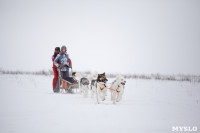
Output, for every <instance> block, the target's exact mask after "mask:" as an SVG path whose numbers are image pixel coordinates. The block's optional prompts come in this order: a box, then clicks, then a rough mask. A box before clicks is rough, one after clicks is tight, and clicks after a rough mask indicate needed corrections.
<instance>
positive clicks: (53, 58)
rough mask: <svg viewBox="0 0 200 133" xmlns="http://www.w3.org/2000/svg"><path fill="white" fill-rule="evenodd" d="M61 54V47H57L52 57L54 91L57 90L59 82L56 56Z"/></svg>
mask: <svg viewBox="0 0 200 133" xmlns="http://www.w3.org/2000/svg"><path fill="white" fill-rule="evenodd" d="M59 53H60V48H59V47H56V48H55V51H54V55H53V56H52V61H53V74H54V77H53V91H54V90H55V88H56V84H57V82H58V71H57V67H56V65H54V60H55V58H56V56H57V55H58V54H59Z"/></svg>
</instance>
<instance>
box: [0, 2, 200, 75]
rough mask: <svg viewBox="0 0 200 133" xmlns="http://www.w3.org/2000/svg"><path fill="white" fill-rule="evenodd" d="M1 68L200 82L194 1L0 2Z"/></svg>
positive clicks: (198, 16)
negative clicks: (59, 63)
mask: <svg viewBox="0 0 200 133" xmlns="http://www.w3.org/2000/svg"><path fill="white" fill-rule="evenodd" d="M0 29H1V30H0V49H1V52H0V62H1V63H0V67H1V68H3V69H11V70H42V69H45V70H48V69H51V67H52V61H51V56H52V54H53V51H54V48H55V47H56V46H61V45H66V46H67V48H68V53H69V55H70V57H71V59H72V63H73V68H74V70H81V71H83V70H91V71H94V70H96V71H99V72H103V71H105V72H119V73H157V72H159V73H164V74H168V73H169V74H176V73H185V74H187V73H191V74H200V59H199V58H200V52H199V51H200V1H199V0H166V1H162V0H146V1H143V0H138V1H137V0H98V1H95V0H90V1H88V0H78V1H77V0H71V1H67V0H63V1H59V0H54V1H52V0H51V1H43V0H38V1H36V0H32V1H27V0H25V1H21V0H20V1H18V0H13V1H10V0H0Z"/></svg>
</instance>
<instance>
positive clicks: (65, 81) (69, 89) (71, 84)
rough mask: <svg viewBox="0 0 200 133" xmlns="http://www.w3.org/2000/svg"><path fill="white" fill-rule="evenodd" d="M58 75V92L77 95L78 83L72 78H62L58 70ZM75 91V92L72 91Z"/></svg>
mask: <svg viewBox="0 0 200 133" xmlns="http://www.w3.org/2000/svg"><path fill="white" fill-rule="evenodd" d="M58 75H59V79H58V82H59V90H60V92H61V93H77V89H78V88H79V84H78V81H77V80H76V79H75V78H73V77H66V78H62V76H61V72H60V69H59V70H58ZM74 90H76V92H75V91H74Z"/></svg>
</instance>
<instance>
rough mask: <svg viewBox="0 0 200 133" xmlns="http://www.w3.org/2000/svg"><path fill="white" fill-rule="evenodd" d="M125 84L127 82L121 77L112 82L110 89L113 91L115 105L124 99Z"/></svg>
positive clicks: (112, 97) (112, 98)
mask: <svg viewBox="0 0 200 133" xmlns="http://www.w3.org/2000/svg"><path fill="white" fill-rule="evenodd" d="M125 84H126V81H125V79H124V77H123V76H121V75H118V76H117V77H116V79H115V80H114V81H113V82H112V84H111V86H110V88H109V89H110V90H111V100H112V101H113V104H115V103H116V102H119V101H120V100H121V99H122V95H123V93H124V85H125Z"/></svg>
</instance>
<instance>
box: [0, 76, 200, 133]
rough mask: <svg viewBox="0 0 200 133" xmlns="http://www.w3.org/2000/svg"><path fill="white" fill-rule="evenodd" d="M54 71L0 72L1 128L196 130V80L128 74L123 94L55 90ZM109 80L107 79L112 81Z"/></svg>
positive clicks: (47, 132) (124, 132) (96, 132)
mask: <svg viewBox="0 0 200 133" xmlns="http://www.w3.org/2000/svg"><path fill="white" fill-rule="evenodd" d="M52 78H53V77H52V76H36V75H0V107H1V109H0V133H134V132H135V133H144V132H145V133H169V132H172V131H171V130H172V126H197V127H198V131H199V130H200V83H190V82H177V81H159V80H141V79H138V80H135V79H130V80H127V84H126V88H125V93H124V96H123V100H122V101H121V102H120V103H117V104H116V105H113V104H112V102H111V101H110V94H109V93H108V96H107V99H106V101H104V102H102V103H101V104H96V102H95V99H94V98H90V96H89V97H88V98H84V97H83V96H82V95H80V94H54V93H53V92H52ZM111 81H112V80H109V82H111Z"/></svg>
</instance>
